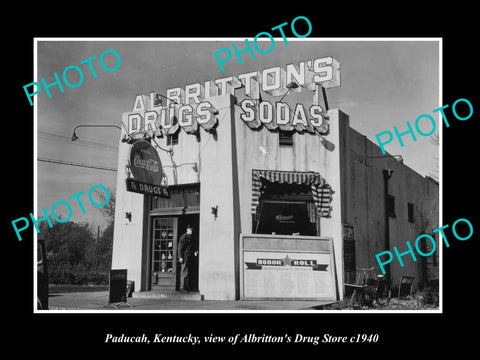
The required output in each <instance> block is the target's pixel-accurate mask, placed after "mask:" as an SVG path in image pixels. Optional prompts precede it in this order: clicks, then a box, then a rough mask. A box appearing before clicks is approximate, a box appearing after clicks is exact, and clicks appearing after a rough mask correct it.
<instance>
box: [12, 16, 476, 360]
mask: <svg viewBox="0 0 480 360" xmlns="http://www.w3.org/2000/svg"><path fill="white" fill-rule="evenodd" d="M164 15H165V14H164ZM178 16H180V15H178ZM178 16H177V15H175V19H177V20H180V17H178ZM211 16H213V14H212V15H211ZM230 16H233V15H230ZM411 16H412V19H413V17H415V18H416V15H415V12H412V15H411ZM224 17H225V19H227V18H228V17H229V16H227V15H224ZM132 19H133V18H131V19H130V20H132ZM139 19H140V18H138V19H137V20H139ZM142 19H143V20H142V21H140V22H139V23H138V24H137V25H139V24H141V23H143V22H144V21H145V19H144V18H142ZM202 19H203V17H202ZM205 19H206V18H205ZM205 19H204V20H205ZM234 19H235V17H234V16H233V17H232V18H231V20H232V21H231V22H228V21H225V22H223V23H221V24H220V23H216V25H215V24H214V23H211V24H205V26H204V27H201V26H199V24H197V23H195V22H188V21H186V18H185V22H181V23H178V24H176V25H175V26H174V27H171V26H170V27H168V26H167V25H166V24H167V23H162V24H161V26H159V27H157V28H156V31H153V32H151V33H148V32H147V31H146V29H147V28H149V26H150V25H153V23H152V24H149V25H148V26H147V25H145V27H144V28H143V27H140V29H134V28H132V29H131V30H132V31H131V32H129V31H128V30H127V29H128V26H126V23H124V24H123V25H124V26H125V27H122V30H120V28H118V29H117V30H118V31H117V30H116V29H114V28H111V29H109V30H107V31H100V29H99V31H98V32H96V31H93V30H92V29H89V31H88V32H86V31H85V32H82V31H75V30H72V29H66V30H65V31H61V29H58V31H42V30H41V29H39V30H32V32H31V33H29V34H25V36H24V37H23V40H22V41H21V42H20V40H19V41H18V44H17V45H18V47H19V49H22V50H23V53H22V54H23V56H22V58H21V60H19V62H18V63H16V64H15V69H20V68H23V69H24V70H23V71H22V73H21V75H20V72H18V76H17V78H16V79H15V81H13V82H12V84H14V87H15V92H14V98H15V105H16V109H17V110H19V114H20V117H21V118H22V122H23V123H24V125H21V126H20V128H22V127H25V129H23V130H21V132H23V134H27V135H25V136H24V138H26V139H22V140H21V141H19V140H18V139H17V140H16V141H15V142H13V143H12V145H11V146H10V145H8V147H9V148H10V149H12V150H13V149H15V150H14V151H16V152H18V153H19V154H20V153H21V154H20V155H18V160H17V161H22V162H24V163H25V164H27V163H30V166H29V167H27V166H25V169H24V170H23V173H21V176H22V178H21V181H22V185H21V186H22V187H23V191H20V189H21V187H20V184H19V185H15V183H16V181H17V180H16V177H17V175H16V174H15V175H12V174H14V172H12V173H10V174H9V175H8V180H9V182H10V183H8V184H7V186H5V187H4V189H5V190H7V192H9V193H11V195H14V198H15V200H12V201H11V202H10V200H9V203H8V206H9V207H8V209H9V210H8V211H7V212H6V216H5V225H4V228H5V229H6V233H7V241H8V246H9V247H12V248H13V251H12V252H10V250H9V251H8V253H11V254H12V255H11V259H13V260H14V264H13V265H12V266H11V268H10V271H11V272H12V273H13V274H15V281H13V283H12V285H11V288H12V290H13V293H15V294H16V295H17V296H18V300H15V299H12V300H8V301H9V302H10V303H12V304H14V306H15V307H16V308H17V309H18V310H19V314H21V316H22V318H23V319H25V322H24V323H25V324H27V323H28V324H33V323H34V325H31V329H32V331H33V332H34V333H35V334H38V335H37V338H36V340H35V341H36V343H38V344H42V346H43V344H51V346H53V348H50V347H48V350H47V351H48V352H50V351H53V352H55V350H56V346H55V345H53V344H57V343H58V344H60V343H62V344H65V345H67V346H69V345H71V344H74V343H77V344H79V346H80V345H82V346H83V345H84V346H85V347H84V348H82V349H79V351H80V352H81V353H84V352H85V353H90V351H94V350H93V349H97V348H98V349H102V350H107V351H120V352H122V349H126V348H127V347H129V348H134V349H138V350H139V351H142V350H143V349H145V350H147V351H149V350H153V353H157V354H160V353H162V352H163V351H166V350H167V349H168V351H179V353H180V351H182V350H181V349H183V348H188V349H189V350H188V353H190V352H195V351H197V350H198V351H202V349H203V350H208V349H213V350H215V349H219V353H222V351H223V350H222V349H227V348H228V349H230V351H232V350H233V351H235V349H245V350H246V351H247V352H248V351H249V349H253V347H255V349H258V348H260V349H265V350H267V349H277V350H280V351H282V350H281V349H287V348H288V349H290V348H291V349H292V350H293V351H298V354H299V355H300V354H302V352H301V351H300V349H302V350H303V349H307V351H308V352H312V353H315V354H322V351H325V350H326V349H330V350H331V349H334V350H335V349H344V348H349V349H353V350H354V352H356V351H360V352H359V353H358V354H360V353H363V352H364V354H368V353H369V352H374V351H375V349H382V350H383V349H390V350H392V349H394V347H395V346H400V347H405V346H407V345H406V344H407V343H408V344H412V346H413V345H417V344H420V343H422V341H424V342H426V343H428V344H430V343H431V342H432V341H434V339H439V341H440V342H447V341H448V340H447V339H449V337H451V339H452V341H453V339H455V343H458V344H462V342H463V341H467V340H466V339H467V338H471V334H470V333H469V332H468V331H467V330H466V329H464V330H462V331H459V332H457V333H455V334H450V335H448V334H447V331H449V330H447V329H451V328H457V329H458V327H459V326H460V325H459V324H460V323H461V321H460V319H465V316H467V317H468V315H466V314H468V311H470V309H473V308H474V305H473V299H474V298H475V296H474V294H473V292H472V290H473V289H474V287H475V282H474V279H475V275H474V274H475V268H474V264H475V261H474V258H473V256H474V254H476V250H475V249H476V248H475V247H476V246H478V245H477V244H476V237H477V236H478V234H477V232H476V231H475V230H476V227H478V226H477V223H478V222H477V221H476V217H477V215H476V212H475V211H473V209H472V207H471V205H472V204H473V203H476V201H475V198H476V196H475V194H476V192H475V191H474V188H473V182H474V181H475V177H476V176H475V158H476V150H475V148H474V144H475V141H474V140H473V139H472V138H473V136H474V135H475V134H476V132H475V130H474V128H473V126H474V124H475V122H476V117H477V111H476V106H477V103H478V102H477V101H476V94H475V92H474V91H472V89H471V88H470V87H466V84H470V86H471V84H472V83H474V80H475V78H476V75H475V74H477V72H478V71H477V69H476V67H475V66H473V65H472V64H473V63H474V61H473V60H472V58H473V55H472V53H471V49H470V48H469V47H466V46H464V44H465V43H468V42H469V40H468V39H469V38H470V36H471V35H470V34H469V33H468V32H467V31H466V30H465V32H464V33H463V32H461V31H460V30H459V29H456V31H455V32H453V31H452V32H450V30H449V29H450V27H448V26H447V25H445V27H444V28H443V29H438V30H435V29H432V30H431V31H430V30H425V29H422V30H418V31H416V30H414V29H413V28H412V29H410V31H407V30H405V29H404V30H402V31H400V30H401V28H398V29H397V30H398V31H396V30H395V29H396V28H395V29H394V30H392V29H387V27H385V29H384V31H382V29H380V28H375V27H373V28H375V31H368V30H367V29H370V28H371V27H372V26H373V25H372V24H370V25H366V26H367V27H365V28H363V29H362V28H359V29H358V31H354V30H351V31H350V30H349V29H350V28H353V29H356V30H357V28H356V27H355V26H352V27H347V26H345V27H342V26H337V27H328V26H326V24H327V22H324V21H323V15H319V14H314V11H312V10H310V11H304V12H301V11H298V12H288V11H286V12H285V13H283V14H282V16H278V14H276V15H275V16H273V14H271V16H270V17H269V16H263V15H262V17H261V21H260V20H259V19H257V20H259V21H253V20H252V22H251V23H250V22H248V21H245V22H244V23H242V26H241V27H240V26H239V23H238V22H235V21H234ZM245 19H246V18H244V20H245ZM392 19H393V18H392ZM124 20H125V19H124ZM170 20H172V21H173V18H172V19H170ZM331 20H332V19H330V20H329V22H330V21H331ZM357 20H358V19H357ZM387 20H388V18H383V19H381V20H379V21H380V22H381V23H387V22H388V21H387ZM407 20H408V19H405V21H406V22H405V23H404V22H403V21H402V23H404V25H405V26H406V25H407V23H408V21H407ZM106 21H108V22H110V21H113V19H110V18H109V19H108V20H106ZM342 21H344V20H340V19H337V23H338V24H340V23H342ZM134 23H135V21H133V22H132V25H133V24H134ZM202 23H203V22H202ZM412 23H413V20H412ZM392 24H397V22H396V21H395V22H394V23H392ZM237 25H238V26H237ZM350 25H353V24H350ZM452 26H453V25H452ZM49 29H50V28H49ZM142 29H144V30H142ZM402 29H403V28H402ZM459 31H460V34H461V36H460V35H459V36H457V34H458V33H459ZM453 34H455V35H453ZM462 51H465V53H462ZM11 73H12V74H14V71H13V70H12V71H11ZM15 159H17V155H15ZM18 171H19V170H15V172H18ZM20 171H22V170H20ZM5 177H6V178H7V175H5ZM17 279H18V280H17ZM458 314H459V315H458ZM20 324H21V322H18V324H16V325H15V327H12V329H14V328H15V329H20V327H21V325H20ZM12 326H13V325H12ZM467 332H468V333H467ZM407 333H408V334H410V335H411V334H413V333H415V335H412V336H410V335H409V336H410V337H408V339H407V337H405V336H406V335H405V334H407ZM463 333H465V335H462V334H463ZM80 338H81V339H82V341H81V343H82V344H80V340H78V339H80ZM75 339H77V340H75ZM422 339H423V340H422ZM18 341H20V340H18ZM462 346H463V345H462ZM88 349H90V350H88ZM423 350H426V349H423ZM392 351H393V350H392ZM80 352H79V354H80ZM225 353H226V352H225ZM185 354H187V353H185ZM57 355H58V354H57ZM57 355H55V356H57ZM55 356H54V357H55Z"/></svg>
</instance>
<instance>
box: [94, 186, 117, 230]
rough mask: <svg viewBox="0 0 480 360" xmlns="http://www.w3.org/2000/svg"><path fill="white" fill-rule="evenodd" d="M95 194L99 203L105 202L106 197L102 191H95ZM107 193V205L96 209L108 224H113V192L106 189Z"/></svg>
mask: <svg viewBox="0 0 480 360" xmlns="http://www.w3.org/2000/svg"><path fill="white" fill-rule="evenodd" d="M95 193H96V194H97V196H98V197H99V199H100V201H101V203H104V202H105V201H106V200H107V196H106V195H105V193H104V192H103V191H98V190H95ZM108 193H109V195H110V199H109V200H108V203H107V204H106V205H105V206H102V207H99V208H97V209H98V210H99V211H100V212H101V213H102V215H103V216H104V217H105V219H106V220H107V221H108V222H109V223H113V221H114V219H115V200H116V199H115V190H112V189H108Z"/></svg>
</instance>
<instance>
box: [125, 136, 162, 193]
mask: <svg viewBox="0 0 480 360" xmlns="http://www.w3.org/2000/svg"><path fill="white" fill-rule="evenodd" d="M130 169H131V171H132V174H133V177H134V178H135V179H137V180H139V181H143V182H145V183H147V184H152V185H160V184H161V182H162V176H163V173H162V163H161V161H160V158H159V157H158V154H157V151H156V150H155V148H154V147H153V146H152V145H151V144H150V143H149V142H148V141H146V140H139V141H137V142H135V144H133V145H132V147H131V149H130Z"/></svg>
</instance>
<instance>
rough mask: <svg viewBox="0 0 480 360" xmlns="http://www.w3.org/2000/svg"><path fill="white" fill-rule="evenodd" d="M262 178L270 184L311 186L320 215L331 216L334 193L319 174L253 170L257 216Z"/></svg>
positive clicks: (253, 200) (253, 191)
mask: <svg viewBox="0 0 480 360" xmlns="http://www.w3.org/2000/svg"><path fill="white" fill-rule="evenodd" d="M260 178H264V179H266V180H268V181H270V182H279V183H288V184H293V183H297V184H310V185H311V189H312V196H313V201H314V203H315V206H316V207H317V211H318V214H319V215H320V216H322V217H328V216H330V211H331V206H330V202H331V198H332V192H331V187H330V185H328V184H327V182H326V181H325V179H324V178H323V177H322V176H321V175H320V174H319V173H315V172H312V171H309V172H297V171H278V170H258V169H254V170H252V208H251V212H252V214H255V213H256V211H257V208H258V204H259V201H260V196H261V192H260V188H261V186H262V182H261V181H260Z"/></svg>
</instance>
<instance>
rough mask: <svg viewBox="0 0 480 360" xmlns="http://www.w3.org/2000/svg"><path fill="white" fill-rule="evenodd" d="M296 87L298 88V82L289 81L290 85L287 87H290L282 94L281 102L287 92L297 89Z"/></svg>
mask: <svg viewBox="0 0 480 360" xmlns="http://www.w3.org/2000/svg"><path fill="white" fill-rule="evenodd" d="M296 88H298V84H297V83H296V82H295V81H292V82H291V83H288V85H287V89H288V90H287V92H286V93H285V94H283V96H282V98H281V99H280V101H279V102H282V100H283V98H284V97H285V96H287V94H288V93H289V92H290V90H292V89H296Z"/></svg>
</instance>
